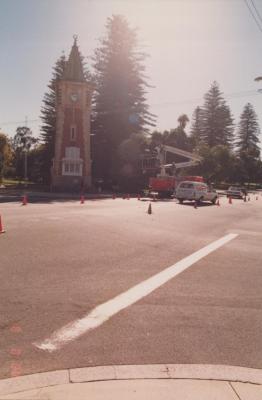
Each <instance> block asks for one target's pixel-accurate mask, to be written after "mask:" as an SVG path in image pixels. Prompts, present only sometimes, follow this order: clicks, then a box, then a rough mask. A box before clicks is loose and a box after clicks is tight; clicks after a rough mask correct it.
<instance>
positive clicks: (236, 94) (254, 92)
mask: <svg viewBox="0 0 262 400" xmlns="http://www.w3.org/2000/svg"><path fill="white" fill-rule="evenodd" d="M260 90H261V89H259V90H242V91H241V92H232V93H228V94H226V93H223V96H224V97H225V98H226V99H238V98H241V97H247V96H258V95H260V96H261V93H260ZM201 101H203V97H202V98H198V99H196V98H195V99H187V100H181V101H179V100H178V101H172V102H164V103H153V104H150V106H151V107H158V106H163V107H165V106H172V105H179V104H189V103H196V102H201ZM120 110H121V111H124V110H123V108H120ZM109 113H110V112H109ZM41 121H42V120H41V119H39V118H38V119H28V120H27V123H28V124H30V123H34V122H41ZM22 124H23V125H25V120H23V121H7V122H0V127H2V126H6V125H22Z"/></svg>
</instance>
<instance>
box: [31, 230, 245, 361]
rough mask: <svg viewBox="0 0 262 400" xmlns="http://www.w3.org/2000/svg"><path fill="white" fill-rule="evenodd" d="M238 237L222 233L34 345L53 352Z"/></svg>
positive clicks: (233, 234)
mask: <svg viewBox="0 0 262 400" xmlns="http://www.w3.org/2000/svg"><path fill="white" fill-rule="evenodd" d="M237 236H238V234H235V233H230V234H228V235H226V236H223V237H222V238H220V239H218V240H216V241H215V242H213V243H210V244H209V245H207V246H205V247H203V248H202V249H200V250H198V251H196V252H195V253H193V254H191V255H190V256H188V257H186V258H184V259H183V260H181V261H179V262H177V263H176V264H174V265H171V267H168V268H166V269H164V270H163V271H161V272H159V273H158V274H156V275H154V276H152V277H151V278H149V279H147V280H145V281H143V282H141V283H139V284H138V285H136V286H134V287H132V288H131V289H129V290H127V291H126V292H124V293H122V294H120V295H118V296H116V297H114V298H113V299H111V300H109V301H107V302H106V303H103V304H100V305H99V306H97V307H96V308H94V309H93V310H92V311H91V312H90V313H89V314H87V315H85V316H84V317H83V318H81V319H78V320H76V321H73V322H71V323H69V324H67V325H66V326H64V327H63V328H61V329H59V330H57V331H55V332H54V333H53V334H52V335H51V337H50V338H48V339H45V340H44V341H41V342H34V343H33V345H34V346H35V347H37V348H38V349H41V350H46V351H48V352H50V353H51V352H53V351H56V350H59V349H60V348H61V347H62V346H64V345H66V344H67V343H69V342H70V341H71V340H74V339H76V338H78V337H79V336H81V335H83V334H84V333H86V332H88V331H89V330H91V329H95V328H97V327H99V326H100V325H102V324H103V323H104V322H106V321H107V320H108V319H109V318H111V317H112V316H113V315H115V314H117V313H119V312H120V311H121V310H123V309H124V308H127V307H128V306H131V305H132V304H134V303H136V302H137V301H138V300H140V299H142V298H143V297H145V296H147V295H148V294H150V293H151V292H153V291H154V290H156V289H157V288H159V287H160V286H162V285H164V284H165V283H166V282H168V281H169V280H170V279H172V278H174V277H175V276H176V275H178V274H180V273H181V272H183V271H184V270H185V269H187V268H189V267H190V266H191V265H193V264H195V263H196V262H197V261H199V260H201V259H202V258H204V257H206V256H207V255H208V254H210V253H212V252H213V251H215V250H217V249H219V248H220V247H222V246H223V245H225V244H226V243H228V242H230V241H231V240H232V239H235V238H236V237H237Z"/></svg>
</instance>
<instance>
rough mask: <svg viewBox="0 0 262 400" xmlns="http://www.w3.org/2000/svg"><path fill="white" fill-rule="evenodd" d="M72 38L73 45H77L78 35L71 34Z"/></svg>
mask: <svg viewBox="0 0 262 400" xmlns="http://www.w3.org/2000/svg"><path fill="white" fill-rule="evenodd" d="M73 39H74V46H76V45H77V39H78V36H77V35H73Z"/></svg>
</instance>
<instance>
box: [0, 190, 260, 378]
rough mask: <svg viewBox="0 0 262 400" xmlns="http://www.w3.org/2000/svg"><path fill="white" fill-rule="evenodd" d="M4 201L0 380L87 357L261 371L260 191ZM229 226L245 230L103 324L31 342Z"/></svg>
mask: <svg viewBox="0 0 262 400" xmlns="http://www.w3.org/2000/svg"><path fill="white" fill-rule="evenodd" d="M147 208H148V202H144V201H138V200H136V199H131V200H122V199H116V200H111V199H110V200H97V201H95V200H92V201H91V200H90V201H86V202H85V204H83V205H80V204H79V201H78V202H76V201H68V202H55V203H48V204H45V203H43V204H28V205H27V206H21V205H20V204H18V203H3V204H1V205H0V215H1V216H2V223H3V225H4V228H5V229H6V233H5V234H2V235H0V273H1V291H0V378H6V377H10V376H15V375H18V374H22V375H24V374H29V373H34V372H41V371H49V370H55V369H63V368H75V367H81V366H92V365H110V364H154V363H161V364H163V363H186V364H190V363H197V364H200V363H203V364H227V365H237V366H246V367H254V368H262V335H261V331H262V291H261V287H262V261H261V260H262V247H261V243H262V231H261V215H262V214H261V213H262V196H259V199H258V200H255V197H254V196H251V201H250V202H246V203H244V202H243V201H241V200H233V204H232V205H230V204H228V201H227V199H226V198H224V199H222V200H221V206H220V207H218V206H209V205H208V206H202V207H198V208H197V209H194V207H192V206H191V205H179V204H176V202H175V201H174V200H173V201H166V202H164V201H163V202H161V201H159V202H156V203H152V209H153V214H152V215H148V214H147V212H146V211H147ZM228 233H237V234H238V236H237V237H236V238H235V239H233V240H232V241H230V242H229V243H227V244H225V245H224V246H222V247H221V248H219V249H218V250H216V251H214V252H212V253H211V254H209V255H207V256H206V257H204V258H203V259H201V260H200V261H198V262H196V263H194V264H193V265H192V266H191V267H189V268H188V269H187V270H186V271H184V272H182V273H181V274H179V275H177V276H176V277H174V278H173V279H171V280H170V281H168V282H167V283H165V284H164V285H162V286H161V287H159V288H158V289H157V290H155V291H154V292H152V293H151V294H149V295H147V296H145V297H143V298H142V299H141V300H139V301H138V302H136V303H135V304H133V305H131V306H129V307H127V308H125V309H123V310H122V311H120V312H119V313H117V314H116V315H114V316H113V317H112V318H110V319H109V320H108V321H106V322H105V323H103V324H102V325H101V326H99V327H98V328H96V329H93V330H91V331H88V332H86V333H85V334H83V335H81V336H80V337H78V338H76V339H74V340H72V341H70V342H69V343H67V344H66V345H65V346H63V347H62V348H61V349H59V350H57V351H54V352H52V353H49V352H47V351H43V350H40V349H38V348H36V347H35V346H34V345H33V343H35V342H36V341H41V340H44V339H46V338H49V337H50V336H51V335H52V333H53V332H54V331H57V330H59V329H60V328H62V327H64V326H65V325H67V324H69V323H71V322H72V321H75V320H76V319H78V318H82V317H83V316H84V315H86V314H87V313H88V312H90V311H92V309H94V308H95V307H96V306H98V305H100V304H102V303H104V302H106V301H108V300H110V299H112V298H114V297H115V296H117V295H119V294H121V293H123V292H125V291H127V290H128V289H129V288H131V287H133V286H134V285H137V284H139V283H140V282H142V281H144V280H145V279H147V278H149V277H151V276H153V275H155V274H157V273H158V272H160V271H163V270H164V269H165V268H167V267H169V266H171V265H173V264H175V263H177V262H178V261H180V260H181V259H183V258H185V257H187V256H189V255H191V254H192V253H193V252H195V251H197V250H199V249H201V248H203V247H204V246H206V245H208V244H210V243H212V242H214V241H216V240H217V239H220V238H221V237H224V236H225V235H227V234H228Z"/></svg>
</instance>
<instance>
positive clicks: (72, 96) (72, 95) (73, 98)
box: [70, 93, 78, 103]
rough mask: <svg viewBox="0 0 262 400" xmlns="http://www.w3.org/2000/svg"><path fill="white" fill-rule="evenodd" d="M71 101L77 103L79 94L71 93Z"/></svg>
mask: <svg viewBox="0 0 262 400" xmlns="http://www.w3.org/2000/svg"><path fill="white" fill-rule="evenodd" d="M70 99H71V100H72V101H73V102H74V103H75V102H76V101H77V100H78V94H77V93H71V94H70Z"/></svg>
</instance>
